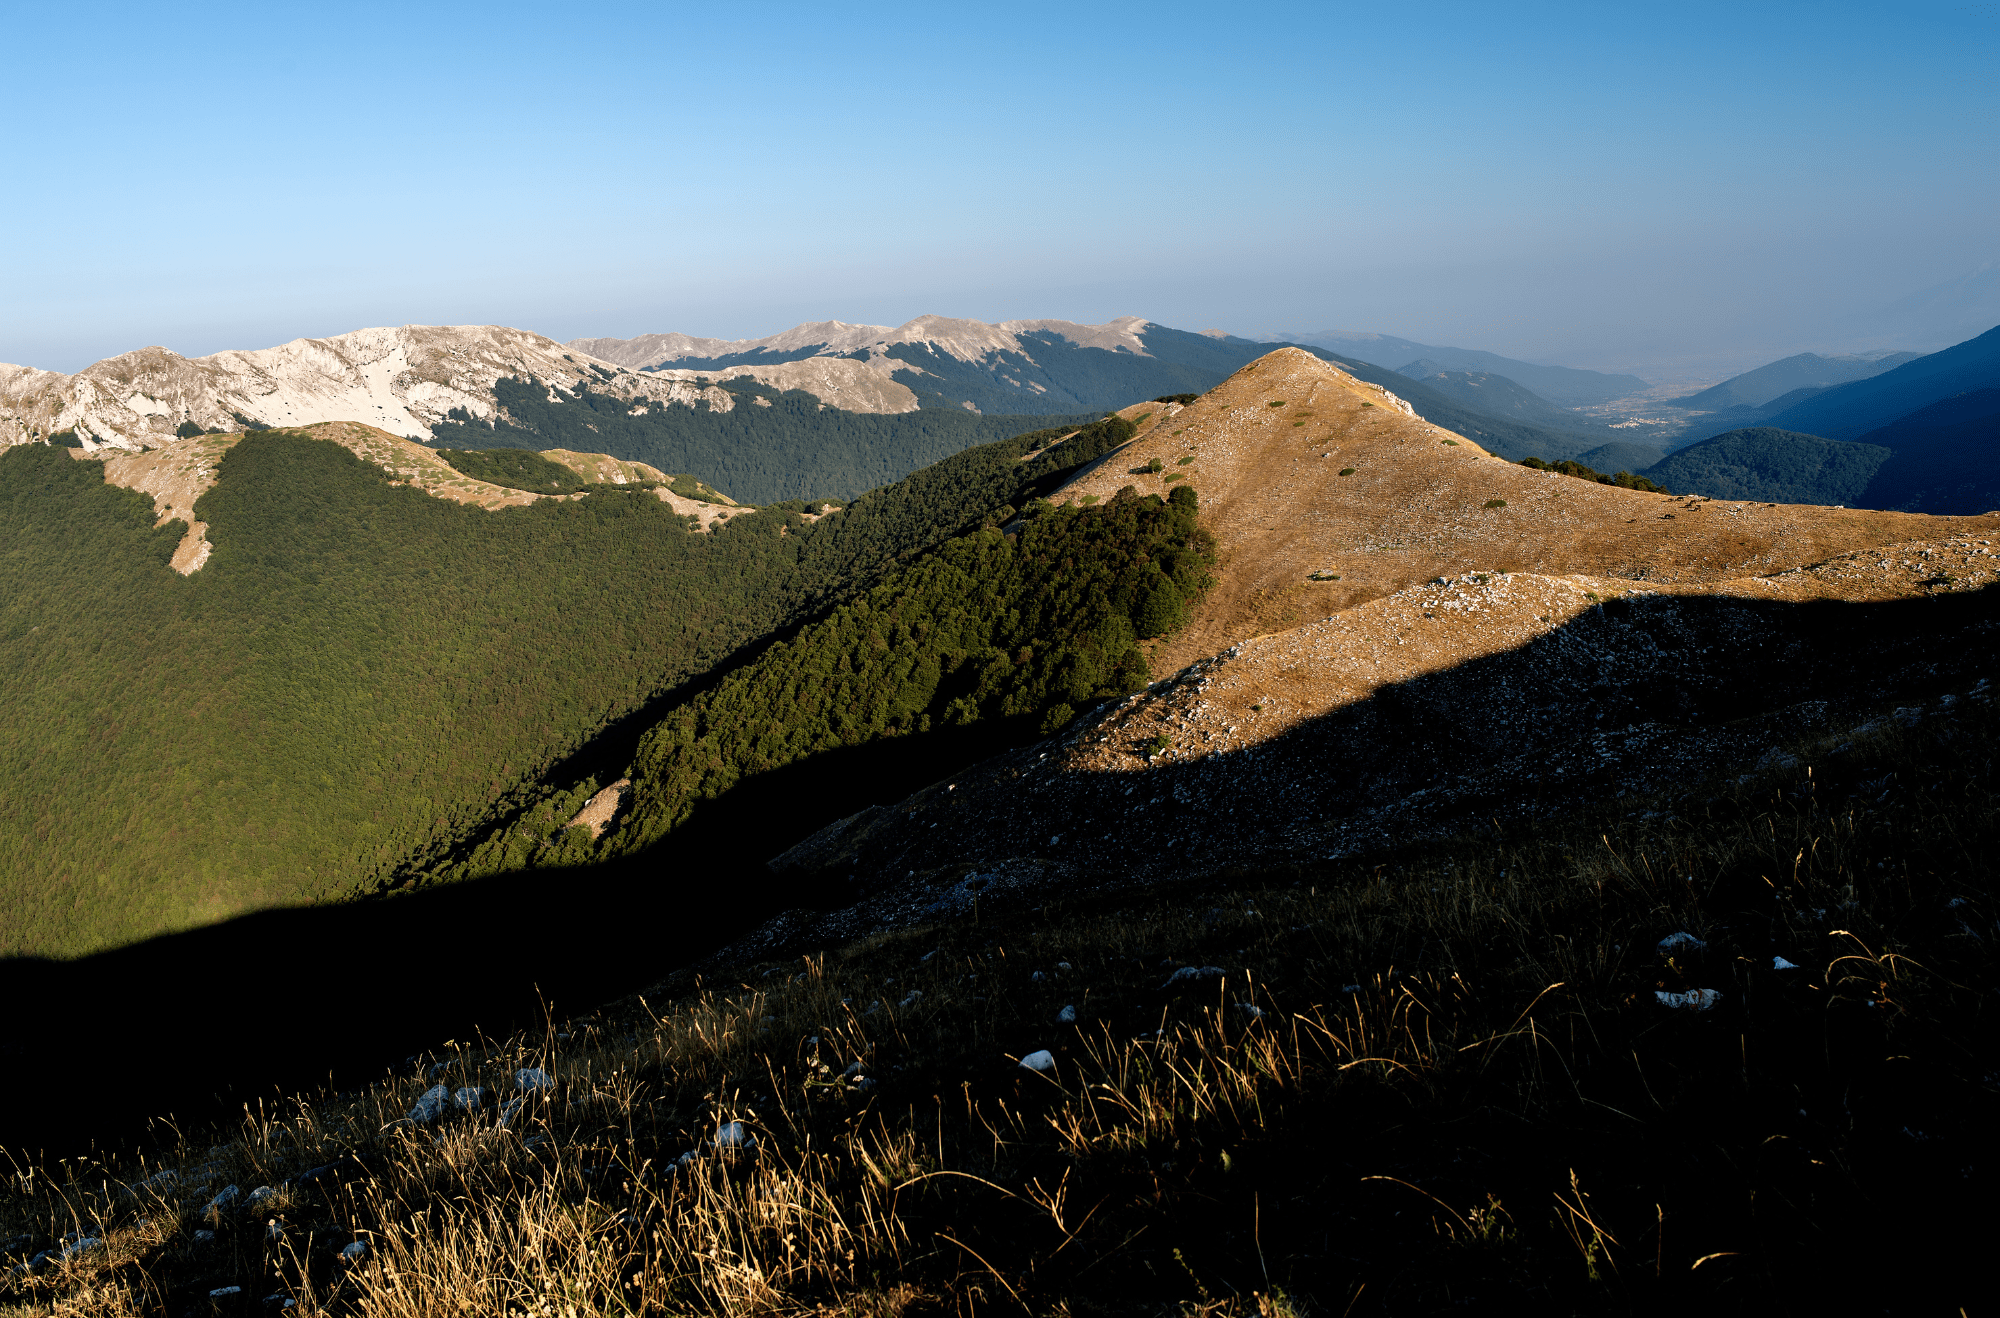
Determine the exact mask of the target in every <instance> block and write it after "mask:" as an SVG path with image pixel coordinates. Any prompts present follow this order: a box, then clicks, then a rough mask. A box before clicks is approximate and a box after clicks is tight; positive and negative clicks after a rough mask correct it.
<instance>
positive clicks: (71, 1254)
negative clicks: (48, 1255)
mask: <svg viewBox="0 0 2000 1318" xmlns="http://www.w3.org/2000/svg"><path fill="white" fill-rule="evenodd" d="M103 1243H104V1242H103V1241H102V1240H99V1239H98V1238H97V1237H96V1236H84V1237H83V1238H81V1239H80V1240H76V1241H73V1242H72V1243H70V1244H69V1245H67V1246H65V1247H64V1249H63V1252H62V1253H61V1255H59V1256H58V1257H60V1258H61V1260H62V1261H63V1262H65V1263H67V1262H68V1261H69V1260H71V1259H73V1258H75V1257H77V1256H78V1255H79V1254H88V1253H89V1252H90V1251H91V1250H93V1249H96V1248H97V1247H98V1246H100V1245H102V1244H103Z"/></svg>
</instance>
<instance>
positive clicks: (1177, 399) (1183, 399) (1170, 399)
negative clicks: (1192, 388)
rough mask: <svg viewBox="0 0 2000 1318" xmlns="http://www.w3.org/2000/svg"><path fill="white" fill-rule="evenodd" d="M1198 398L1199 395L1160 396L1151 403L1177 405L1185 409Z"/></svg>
mask: <svg viewBox="0 0 2000 1318" xmlns="http://www.w3.org/2000/svg"><path fill="white" fill-rule="evenodd" d="M1199 397H1201V395H1200V394H1161V395H1160V396H1159V397H1158V398H1155V399H1154V400H1153V401H1154V402H1156V403H1179V404H1180V405H1181V406H1182V407H1186V406H1187V405H1188V404H1189V403H1192V402H1193V401H1194V400H1195V399H1197V398H1199Z"/></svg>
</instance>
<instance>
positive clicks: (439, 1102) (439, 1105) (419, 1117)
mask: <svg viewBox="0 0 2000 1318" xmlns="http://www.w3.org/2000/svg"><path fill="white" fill-rule="evenodd" d="M449 1111H451V1090H449V1089H447V1088H445V1087H444V1086H443V1085H433V1086H432V1087H431V1088H429V1089H426V1090H425V1091H424V1093H423V1097H421V1098H419V1099H418V1100H417V1105H416V1106H415V1107H413V1108H411V1109H410V1111H409V1120H411V1121H414V1122H416V1123H417V1124H418V1125H420V1126H422V1125H428V1124H429V1123H431V1122H433V1121H436V1120H437V1119H438V1118H439V1117H442V1116H443V1115H444V1114H445V1113H447V1112H449Z"/></svg>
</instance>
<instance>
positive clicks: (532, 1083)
mask: <svg viewBox="0 0 2000 1318" xmlns="http://www.w3.org/2000/svg"><path fill="white" fill-rule="evenodd" d="M514 1087H515V1088H516V1089H525V1090H527V1091H528V1092H529V1093H533V1092H534V1091H535V1090H538V1089H554V1088H555V1087H556V1079H555V1077H554V1076H552V1075H550V1074H549V1073H548V1072H547V1071H544V1070H543V1069H542V1068H541V1067H539V1066H524V1067H522V1068H521V1069H520V1070H518V1071H516V1072H514Z"/></svg>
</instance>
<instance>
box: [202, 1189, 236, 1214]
mask: <svg viewBox="0 0 2000 1318" xmlns="http://www.w3.org/2000/svg"><path fill="white" fill-rule="evenodd" d="M242 1195H243V1191H242V1190H241V1189H239V1188H238V1187H236V1186H234V1185H225V1186H223V1187H222V1193H220V1194H218V1195H216V1196H215V1198H213V1199H211V1200H209V1201H208V1206H207V1207H205V1208H203V1209H202V1210H201V1212H202V1216H203V1217H219V1216H221V1215H222V1214H223V1213H225V1212H227V1211H228V1210H229V1209H230V1208H232V1207H234V1206H235V1203H236V1201H237V1200H238V1199H239V1198H241V1197H242Z"/></svg>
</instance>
